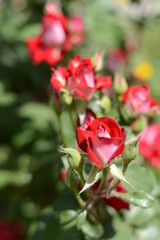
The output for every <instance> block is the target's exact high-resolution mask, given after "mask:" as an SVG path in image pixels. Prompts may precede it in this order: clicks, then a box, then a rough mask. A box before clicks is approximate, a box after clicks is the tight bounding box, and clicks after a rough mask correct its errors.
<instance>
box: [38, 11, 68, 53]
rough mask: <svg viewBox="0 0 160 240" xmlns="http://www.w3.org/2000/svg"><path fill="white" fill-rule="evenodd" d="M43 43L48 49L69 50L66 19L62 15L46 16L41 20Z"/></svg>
mask: <svg viewBox="0 0 160 240" xmlns="http://www.w3.org/2000/svg"><path fill="white" fill-rule="evenodd" d="M42 29H43V31H42V34H41V37H42V39H43V43H44V44H45V45H46V46H50V47H60V48H62V49H63V50H64V49H65V50H68V49H69V48H70V42H69V39H68V34H69V33H68V30H67V19H66V18H65V16H64V15H63V14H46V15H44V16H43V19H42Z"/></svg>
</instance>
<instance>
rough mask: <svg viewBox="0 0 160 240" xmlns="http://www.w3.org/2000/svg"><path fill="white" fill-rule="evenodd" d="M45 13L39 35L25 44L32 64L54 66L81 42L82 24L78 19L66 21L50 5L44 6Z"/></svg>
mask: <svg viewBox="0 0 160 240" xmlns="http://www.w3.org/2000/svg"><path fill="white" fill-rule="evenodd" d="M45 11H46V13H45V15H44V16H43V18H42V23H41V28H42V30H41V33H40V34H39V35H38V36H37V37H34V38H29V39H28V40H27V41H26V44H27V47H28V50H29V53H30V55H31V57H32V60H33V63H34V64H40V63H41V62H47V63H48V64H49V65H55V64H56V63H57V62H59V61H60V60H62V58H63V55H64V53H65V52H66V51H68V50H69V49H70V48H71V46H72V45H73V44H79V43H81V42H82V40H83V33H82V32H84V31H83V30H82V25H83V23H82V19H80V17H75V18H74V17H73V19H72V18H71V19H68V18H67V17H66V16H64V15H63V13H62V12H61V11H60V10H59V9H58V8H57V7H56V6H55V5H54V4H52V3H48V4H46V7H45ZM75 28H76V30H75Z"/></svg>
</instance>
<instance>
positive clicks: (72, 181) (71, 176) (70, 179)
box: [65, 167, 78, 191]
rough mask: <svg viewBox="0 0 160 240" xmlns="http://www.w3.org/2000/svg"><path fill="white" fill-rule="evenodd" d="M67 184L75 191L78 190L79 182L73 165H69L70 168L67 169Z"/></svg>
mask: <svg viewBox="0 0 160 240" xmlns="http://www.w3.org/2000/svg"><path fill="white" fill-rule="evenodd" d="M65 184H66V185H67V186H68V187H69V188H71V189H72V190H73V191H77V185H78V184H77V182H76V176H75V173H74V170H73V169H72V167H69V169H68V170H67V174H66V176H65Z"/></svg>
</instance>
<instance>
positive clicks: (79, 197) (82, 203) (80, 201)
mask: <svg viewBox="0 0 160 240" xmlns="http://www.w3.org/2000/svg"><path fill="white" fill-rule="evenodd" d="M74 194H75V197H76V199H77V202H78V203H79V205H80V206H81V207H82V208H84V207H85V205H86V203H85V202H84V201H83V199H82V198H81V196H80V195H79V194H77V192H76V191H74Z"/></svg>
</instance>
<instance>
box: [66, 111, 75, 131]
mask: <svg viewBox="0 0 160 240" xmlns="http://www.w3.org/2000/svg"><path fill="white" fill-rule="evenodd" d="M67 109H68V114H69V118H70V121H71V123H72V126H73V129H74V130H75V129H76V124H75V121H74V119H73V115H72V109H71V107H70V106H68V108H67Z"/></svg>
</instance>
